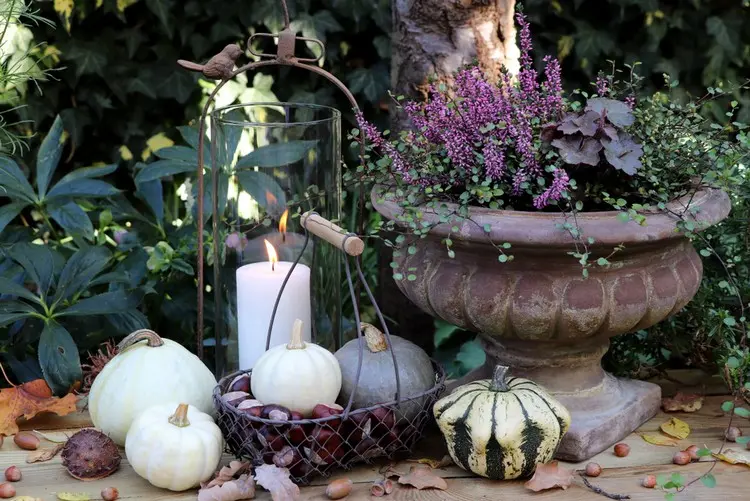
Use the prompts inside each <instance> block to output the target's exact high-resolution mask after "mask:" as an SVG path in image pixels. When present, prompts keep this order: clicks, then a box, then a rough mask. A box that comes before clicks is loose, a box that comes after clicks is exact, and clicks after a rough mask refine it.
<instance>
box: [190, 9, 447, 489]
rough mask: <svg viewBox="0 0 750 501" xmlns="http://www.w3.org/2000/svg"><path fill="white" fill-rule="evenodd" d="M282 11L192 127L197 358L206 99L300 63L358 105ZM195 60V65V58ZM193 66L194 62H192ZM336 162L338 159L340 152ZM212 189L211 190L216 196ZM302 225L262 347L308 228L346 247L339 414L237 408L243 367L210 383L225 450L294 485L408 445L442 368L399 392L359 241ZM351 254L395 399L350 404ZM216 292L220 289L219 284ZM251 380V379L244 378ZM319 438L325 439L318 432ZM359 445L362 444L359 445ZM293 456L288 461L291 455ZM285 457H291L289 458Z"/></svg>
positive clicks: (427, 414)
mask: <svg viewBox="0 0 750 501" xmlns="http://www.w3.org/2000/svg"><path fill="white" fill-rule="evenodd" d="M280 2H281V6H282V10H283V16H284V28H283V29H282V30H281V32H279V33H277V34H268V33H257V34H253V35H252V36H251V37H250V38H249V39H248V42H247V46H248V51H249V52H250V53H251V54H252V55H253V56H255V57H257V58H259V60H258V61H254V62H250V63H248V64H245V65H243V66H240V67H238V68H237V69H235V70H234V71H232V72H231V74H230V73H228V74H226V75H224V77H223V78H222V79H221V80H220V81H219V83H218V84H217V85H216V87H215V88H214V89H213V91H212V92H211V94H210V95H209V97H208V100H207V101H206V103H205V105H204V107H203V111H202V113H201V116H200V120H199V127H198V137H199V139H198V148H197V149H198V168H197V172H196V175H197V185H198V186H197V189H198V200H197V204H196V205H197V210H198V217H197V233H198V235H197V240H198V242H197V243H198V248H197V267H198V291H197V303H198V319H197V320H198V322H197V326H196V352H197V354H198V356H199V357H201V358H202V353H203V335H204V330H203V326H204V296H203V295H204V292H205V273H204V266H203V265H204V249H203V245H204V238H203V232H204V219H203V214H204V193H205V186H204V184H205V183H204V172H203V171H204V168H205V165H204V150H205V131H206V120H207V118H208V115H209V110H210V108H211V104H212V103H213V102H214V101H215V98H216V95H217V94H218V92H219V91H220V90H221V88H222V87H223V86H224V85H225V84H226V83H227V82H228V81H230V80H231V79H233V78H234V77H236V76H237V75H240V74H242V73H246V72H248V71H252V70H257V69H259V68H263V67H271V66H282V67H293V68H300V69H304V70H307V71H310V72H312V73H315V74H317V75H319V76H322V77H323V78H325V79H326V80H328V81H329V82H331V83H332V84H333V85H334V86H336V87H337V88H338V89H339V90H340V91H341V92H342V93H343V94H344V95H345V96H346V98H347V100H348V101H349V103H350V104H351V106H352V109H353V110H354V112H355V113H359V111H360V108H359V106H358V104H357V101H356V99H355V98H354V95H353V94H352V92H351V91H350V90H349V89H348V88H347V87H346V86H345V85H344V84H343V83H342V82H341V80H339V79H338V78H336V77H335V76H334V75H332V74H331V73H329V72H328V71H326V70H324V69H322V68H320V67H319V66H317V63H318V62H319V61H320V60H321V58H322V56H323V54H324V53H325V45H324V44H323V42H321V41H320V40H316V39H313V38H306V37H297V36H296V35H295V33H294V31H293V30H292V29H291V27H290V21H289V11H288V8H287V5H286V1H285V0H280ZM260 38H273V39H276V40H278V44H277V51H276V54H267V53H263V52H256V51H255V50H253V49H252V45H253V42H254V41H255V40H257V39H260ZM297 41H301V42H307V43H314V44H316V45H318V46H319V47H320V49H321V51H320V52H321V55H320V56H318V57H317V58H299V57H297V56H296V55H295V53H294V48H295V44H296V42H297ZM196 66H197V65H196ZM192 69H195V68H192ZM216 142H217V140H216V134H212V138H211V154H210V161H211V164H212V167H213V168H212V182H213V184H214V186H217V180H218V175H219V174H218V171H219V169H218V168H217V161H216V149H217V145H216ZM365 151H366V150H365V138H364V137H362V138H360V151H359V161H360V164H361V165H362V166H364V165H365ZM339 161H340V159H339ZM360 188H361V189H360V196H363V195H362V193H363V188H362V186H360ZM215 193H216V190H215V189H214V190H212V194H214V195H215ZM211 198H212V209H213V211H212V215H213V216H212V224H213V232H214V234H216V233H217V231H218V224H219V217H218V197H216V196H212V197H211ZM300 222H301V226H302V228H303V230H304V231H305V241H304V247H303V249H302V251H301V252H300V253H299V255H298V256H297V258H296V260H295V261H294V263H293V265H292V267H291V269H290V270H289V272H288V273H287V276H286V278H285V280H284V282H283V283H282V286H281V289H280V290H279V293H278V295H277V297H276V303H275V305H274V309H273V313H272V315H271V321H270V323H269V328H268V335H267V338H266V350H268V349H269V347H270V340H271V332H272V328H273V320H274V317H275V315H276V309H277V307H278V304H279V301H280V299H281V296H282V294H283V292H284V288H285V286H286V283H287V281H288V279H289V277H290V276H291V273H292V271H293V270H294V267H295V266H296V265H297V264H298V263H299V261H300V259H301V258H302V255H303V253H304V250H305V248H306V247H307V245H308V242H309V240H310V234H313V235H315V236H317V237H319V238H321V239H322V240H325V241H327V242H328V243H330V244H332V245H334V246H335V247H337V248H338V249H339V250H341V251H342V252H343V253H344V265H345V266H344V269H345V272H346V279H347V284H348V289H349V295H350V297H351V300H352V303H353V307H354V316H355V321H356V326H357V328H356V331H357V339H358V342H359V360H358V365H357V371H356V377H355V384H354V388H355V389H354V391H353V392H352V393H351V395H350V396H349V399H348V402H347V405H346V407H345V408H343V409H342V410H341V411H340V412H341V414H339V415H331V416H328V417H323V418H302V419H295V418H293V417H292V416H288V419H286V420H283V419H282V420H280V419H278V415H277V414H271V415H269V416H265V415H260V414H259V412H257V410H259V409H256V411H252V408H251V410H250V411H248V410H247V409H242V408H238V405H237V404H235V403H233V402H231V401H229V400H227V399H226V398H224V396H225V394H226V393H227V392H231V389H232V386H233V384H234V382H235V381H237V379H238V378H245V377H247V378H251V377H252V371H251V370H241V371H239V372H236V373H234V374H230V375H228V376H226V377H224V378H222V379H221V380H220V381H219V384H218V385H217V386H216V388H215V389H214V394H213V401H214V406H215V408H216V410H217V413H218V419H217V423H218V425H219V427H220V428H221V429H222V433H223V434H224V436H225V439H226V442H227V447H228V449H229V450H230V451H231V452H232V453H233V454H234V455H235V456H237V457H241V458H245V459H249V460H251V461H252V463H253V464H254V465H256V466H257V465H260V464H263V463H266V462H272V463H273V464H276V465H277V466H281V467H287V468H289V470H290V474H291V477H292V479H293V480H294V481H295V482H297V483H299V484H307V483H309V481H310V480H311V478H312V477H313V476H315V475H323V476H329V475H330V474H331V472H332V470H333V469H334V468H336V467H340V468H344V469H350V468H351V467H352V466H353V465H355V464H357V463H361V462H367V463H370V462H372V461H374V460H375V459H376V458H381V457H387V458H394V457H396V456H397V455H401V454H404V453H409V452H411V450H412V448H413V446H414V444H415V443H416V441H417V440H418V439H419V438H420V437H421V436H422V434H423V432H424V429H425V427H426V426H427V423H428V421H429V420H430V418H431V416H432V405H433V404H434V403H435V402H436V401H437V399H438V398H439V397H440V394H441V393H442V392H443V391H444V389H445V372H444V371H443V369H442V368H441V367H440V365H439V364H437V363H436V362H435V361H434V360H433V361H432V368H433V372H434V375H435V379H434V384H433V386H432V387H431V388H429V389H427V390H426V391H422V392H419V393H418V394H415V395H407V396H405V397H404V396H403V395H402V392H401V381H400V376H399V370H398V362H397V358H396V354H395V353H394V351H393V349H392V346H393V345H392V342H391V335H390V332H389V331H388V326H387V324H386V322H385V319H384V317H383V314H382V312H381V310H380V308H379V307H378V305H377V302H376V301H375V297H374V295H373V293H372V290H371V289H370V287H369V285H368V284H367V281H366V279H365V275H364V273H363V271H362V268H361V262H360V259H359V256H360V255H361V254H362V252H363V250H364V243H363V242H362V240H361V239H360V238H359V237H358V236H357V235H356V234H354V233H350V232H346V231H345V230H343V229H341V228H339V227H338V226H336V225H335V224H334V223H332V222H331V221H328V220H326V219H324V218H322V217H321V216H320V215H318V214H316V213H314V212H307V213H305V214H303V215H302V217H301V219H300ZM213 246H214V247H213V253H214V256H220V252H219V248H218V246H219V242H218V241H217V239H216V238H214V239H213ZM350 260H353V261H354V263H355V270H356V276H357V278H358V279H359V282H360V283H361V285H362V286H363V288H364V291H365V293H366V295H367V297H368V299H369V301H370V302H371V303H372V305H373V307H374V309H375V314H376V316H377V318H378V321H379V322H380V323H381V325H382V328H383V329H382V331H383V334H384V336H385V339H386V343H387V349H388V350H389V351H390V353H391V356H392V360H393V368H394V372H395V381H396V393H395V398H394V400H392V401H389V402H382V403H377V404H374V405H372V406H369V407H367V408H358V409H353V402H354V397H355V393H356V389H357V388H358V387H359V382H360V376H361V372H362V363H363V356H364V353H363V351H364V345H365V342H364V338H363V335H362V328H361V323H360V317H359V308H358V306H359V305H358V301H357V292H356V291H355V286H354V280H353V278H352V277H353V273H352V269H351V265H350ZM214 273H215V278H216V279H217V283H218V277H216V274H218V267H216V266H215V267H214ZM216 289H217V290H216V291H215V293H217V294H219V293H220V291H219V290H218V289H219V288H218V287H217V288H216ZM219 348H220V340H219V339H218V336H217V340H216V349H217V350H219ZM248 384H249V381H248ZM405 409H416V410H417V412H410V411H408V410H405ZM299 430H302V431H303V435H304V437H305V439H304V440H303V441H298V440H296V438H295V437H296V436H297V435H294V433H296V431H299ZM323 437H324V438H323ZM363 444H364V445H366V447H363ZM290 458H293V459H294V461H293V462H291V459H290ZM287 459H289V462H287Z"/></svg>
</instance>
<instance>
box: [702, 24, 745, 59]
mask: <svg viewBox="0 0 750 501" xmlns="http://www.w3.org/2000/svg"><path fill="white" fill-rule="evenodd" d="M706 31H707V32H708V34H709V35H711V36H713V37H714V38H715V39H716V43H718V44H719V46H720V47H721V48H722V49H724V51H725V52H727V53H729V54H734V53H735V52H736V50H737V44H738V43H739V40H738V39H737V36H736V34H735V33H734V32H732V31H731V30H730V29H729V27H728V26H727V24H726V23H725V22H724V20H723V19H722V18H720V17H718V16H711V17H709V18H708V19H706Z"/></svg>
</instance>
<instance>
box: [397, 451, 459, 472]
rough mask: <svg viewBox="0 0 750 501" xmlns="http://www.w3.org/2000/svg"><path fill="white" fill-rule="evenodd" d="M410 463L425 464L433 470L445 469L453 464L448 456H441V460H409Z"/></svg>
mask: <svg viewBox="0 0 750 501" xmlns="http://www.w3.org/2000/svg"><path fill="white" fill-rule="evenodd" d="M408 461H409V462H410V463H419V464H426V465H427V466H429V467H430V468H432V469H433V470H435V469H437V468H445V467H446V466H450V465H452V464H453V459H451V457H450V456H449V455H447V454H446V455H445V456H443V459H431V458H421V459H409V460H408Z"/></svg>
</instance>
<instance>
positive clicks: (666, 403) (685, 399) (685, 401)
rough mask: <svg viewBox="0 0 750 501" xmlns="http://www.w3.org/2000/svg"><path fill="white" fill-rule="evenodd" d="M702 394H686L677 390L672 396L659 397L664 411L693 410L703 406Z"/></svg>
mask: <svg viewBox="0 0 750 501" xmlns="http://www.w3.org/2000/svg"><path fill="white" fill-rule="evenodd" d="M704 399H705V397H704V396H703V395H687V394H685V393H680V392H678V393H677V394H676V395H675V396H674V397H667V398H662V399H661V407H662V409H664V412H695V411H699V410H700V409H701V407H703V400H704Z"/></svg>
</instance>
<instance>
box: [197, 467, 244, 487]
mask: <svg viewBox="0 0 750 501" xmlns="http://www.w3.org/2000/svg"><path fill="white" fill-rule="evenodd" d="M249 467H250V463H248V462H245V461H230V462H229V464H228V465H227V466H225V467H223V468H222V469H221V470H219V471H218V472H217V473H216V476H215V477H214V478H213V480H211V481H210V482H204V483H202V484H201V488H203V489H208V488H209V487H214V486H217V485H223V484H224V482H229V481H230V480H234V477H235V475H237V474H240V473H244V472H245V470H247V469H248V468H249Z"/></svg>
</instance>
